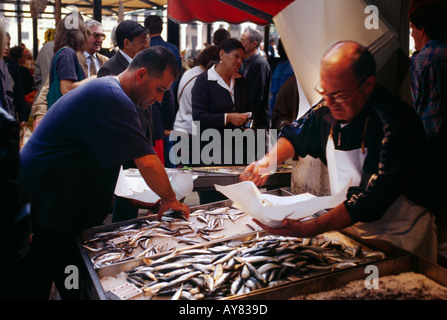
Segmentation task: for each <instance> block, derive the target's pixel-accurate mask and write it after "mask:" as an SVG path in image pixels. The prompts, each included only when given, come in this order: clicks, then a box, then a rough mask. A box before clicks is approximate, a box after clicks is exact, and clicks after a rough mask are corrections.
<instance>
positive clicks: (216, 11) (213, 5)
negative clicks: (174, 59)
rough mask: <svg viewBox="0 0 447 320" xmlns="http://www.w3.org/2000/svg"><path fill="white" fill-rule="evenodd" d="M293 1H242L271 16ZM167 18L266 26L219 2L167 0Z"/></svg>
mask: <svg viewBox="0 0 447 320" xmlns="http://www.w3.org/2000/svg"><path fill="white" fill-rule="evenodd" d="M293 1H294V0H243V1H240V2H243V3H245V4H247V5H249V6H252V7H254V8H256V9H258V10H261V11H263V12H265V13H267V14H269V15H271V16H275V15H276V14H277V13H278V12H280V11H281V10H283V9H284V8H285V7H287V6H288V5H289V4H290V3H292V2H293ZM168 16H169V18H170V19H172V20H174V21H176V22H178V23H188V22H192V21H201V22H204V23H212V22H215V21H225V22H228V23H230V24H240V23H242V22H253V23H256V24H258V25H267V24H269V22H268V21H266V20H264V19H261V18H258V17H257V16H254V15H252V14H250V13H247V12H245V11H242V10H240V9H237V8H235V7H233V6H231V5H229V4H227V3H224V2H222V1H220V0H168Z"/></svg>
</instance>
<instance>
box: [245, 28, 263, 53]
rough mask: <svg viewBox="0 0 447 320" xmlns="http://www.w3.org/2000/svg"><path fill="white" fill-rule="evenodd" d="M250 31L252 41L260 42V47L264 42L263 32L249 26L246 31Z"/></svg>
mask: <svg viewBox="0 0 447 320" xmlns="http://www.w3.org/2000/svg"><path fill="white" fill-rule="evenodd" d="M247 31H248V36H249V38H250V40H251V42H253V41H256V42H257V43H258V45H257V47H258V48H259V46H260V45H261V42H262V34H261V33H260V32H259V31H258V30H255V29H252V28H250V27H248V28H247V29H245V31H244V32H247Z"/></svg>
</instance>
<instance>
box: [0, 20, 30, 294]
mask: <svg viewBox="0 0 447 320" xmlns="http://www.w3.org/2000/svg"><path fill="white" fill-rule="evenodd" d="M5 42H9V39H8V38H7V36H6V32H5V24H4V23H3V22H2V21H0V48H3V46H4V44H5ZM1 61H3V55H0V62H1ZM19 132H20V127H19V123H18V122H17V120H16V119H15V118H14V117H13V116H11V115H10V114H9V113H8V112H7V111H6V110H5V109H4V108H2V107H1V104H0V225H1V226H2V229H3V230H2V232H1V233H0V241H1V242H2V243H9V245H7V246H6V247H5V248H3V252H2V259H3V262H4V263H2V264H1V265H0V272H1V273H2V274H8V272H11V270H14V276H13V277H12V276H8V277H5V278H4V279H3V280H2V284H1V285H0V299H1V300H16V299H21V298H22V297H23V288H26V287H27V278H26V276H24V274H23V273H21V270H20V266H21V261H22V259H23V257H24V256H25V254H26V253H27V252H28V247H29V243H30V238H31V232H32V230H31V216H30V213H31V207H30V205H29V199H28V197H27V195H26V193H25V191H24V190H23V189H22V188H21V187H20V186H19V184H18V183H17V177H18V175H19V171H20V157H19V144H20V143H19V140H20V134H19ZM6 261H7V262H6Z"/></svg>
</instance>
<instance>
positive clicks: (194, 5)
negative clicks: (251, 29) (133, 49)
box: [2, 0, 294, 25]
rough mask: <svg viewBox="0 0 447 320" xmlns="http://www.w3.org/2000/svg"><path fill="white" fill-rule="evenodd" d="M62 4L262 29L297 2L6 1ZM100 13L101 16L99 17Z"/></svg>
mask: <svg viewBox="0 0 447 320" xmlns="http://www.w3.org/2000/svg"><path fill="white" fill-rule="evenodd" d="M56 1H59V2H60V6H61V7H62V8H67V7H69V6H75V7H76V8H77V9H78V10H79V11H80V12H81V13H83V14H84V15H86V16H91V17H95V16H96V18H99V19H98V20H101V18H100V17H101V16H114V15H118V13H119V8H120V3H121V5H122V10H123V11H124V13H131V12H135V11H141V10H165V9H167V13H168V17H169V18H170V19H171V20H173V21H175V22H177V23H189V22H193V21H201V22H204V23H212V22H215V21H225V22H228V23H230V24H239V23H243V22H248V21H249V22H253V23H256V24H258V25H268V24H270V23H272V21H271V18H272V17H273V16H274V15H276V14H277V13H278V12H279V11H281V10H282V9H284V8H285V7H286V6H287V5H289V4H290V3H292V2H293V1H294V0H121V1H120V0H50V1H45V0H6V1H2V3H5V4H12V5H16V7H18V6H20V5H21V6H23V5H29V4H30V3H32V2H34V3H44V4H46V6H45V5H44V6H43V8H45V7H49V6H55V3H56ZM99 12H100V14H99ZM3 13H5V10H4V11H3ZM22 13H24V11H20V10H16V11H15V12H12V11H11V10H8V12H7V14H6V15H7V16H9V17H17V15H19V14H22Z"/></svg>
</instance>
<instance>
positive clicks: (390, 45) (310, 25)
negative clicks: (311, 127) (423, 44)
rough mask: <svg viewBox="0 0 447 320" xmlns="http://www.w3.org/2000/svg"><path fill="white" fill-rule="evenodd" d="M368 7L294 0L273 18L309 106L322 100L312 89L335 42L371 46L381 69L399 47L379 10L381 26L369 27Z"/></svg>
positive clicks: (351, 0) (357, 2) (358, 1)
mask: <svg viewBox="0 0 447 320" xmlns="http://www.w3.org/2000/svg"><path fill="white" fill-rule="evenodd" d="M367 7H368V4H367V3H366V1H363V0H336V1H334V0H295V1H294V2H292V3H291V4H290V5H289V6H287V7H286V8H285V9H284V10H282V11H281V12H279V13H278V14H277V15H276V16H274V17H273V21H274V23H275V26H276V28H277V30H278V32H279V34H280V36H281V41H282V43H283V45H284V49H285V51H286V53H287V56H288V58H289V60H290V63H291V64H292V67H293V70H294V72H295V75H296V77H297V79H298V80H299V83H300V85H301V87H302V89H303V92H304V94H305V96H306V98H307V101H308V103H309V104H310V105H313V104H315V103H317V102H318V101H319V100H320V99H321V96H320V95H319V94H318V93H317V92H315V90H313V89H314V87H315V85H316V84H317V82H318V81H319V79H320V72H319V67H320V60H321V57H322V56H323V54H324V52H325V51H326V50H327V49H328V48H329V47H330V46H331V45H332V44H334V43H335V42H337V41H341V40H353V41H357V42H359V43H360V44H362V45H364V46H366V47H368V49H369V50H370V51H371V52H372V53H373V55H374V57H375V60H376V64H377V69H378V70H380V69H381V67H382V66H383V65H384V64H385V63H386V62H387V61H388V59H389V58H390V57H391V54H392V53H394V52H395V51H396V50H397V49H398V48H399V42H398V40H397V39H398V35H397V33H396V31H395V30H393V29H392V28H391V27H390V26H389V24H388V23H387V22H386V21H385V20H384V19H383V17H382V16H381V15H380V12H379V16H378V17H377V18H378V19H377V20H378V21H379V23H378V28H369V27H368V23H369V22H370V21H371V20H369V19H370V18H372V17H371V14H372V13H371V11H369V10H368V8H367ZM300 97H301V92H300ZM300 100H301V98H300ZM301 110H302V106H301V104H300V111H301ZM303 111H304V110H303Z"/></svg>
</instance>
